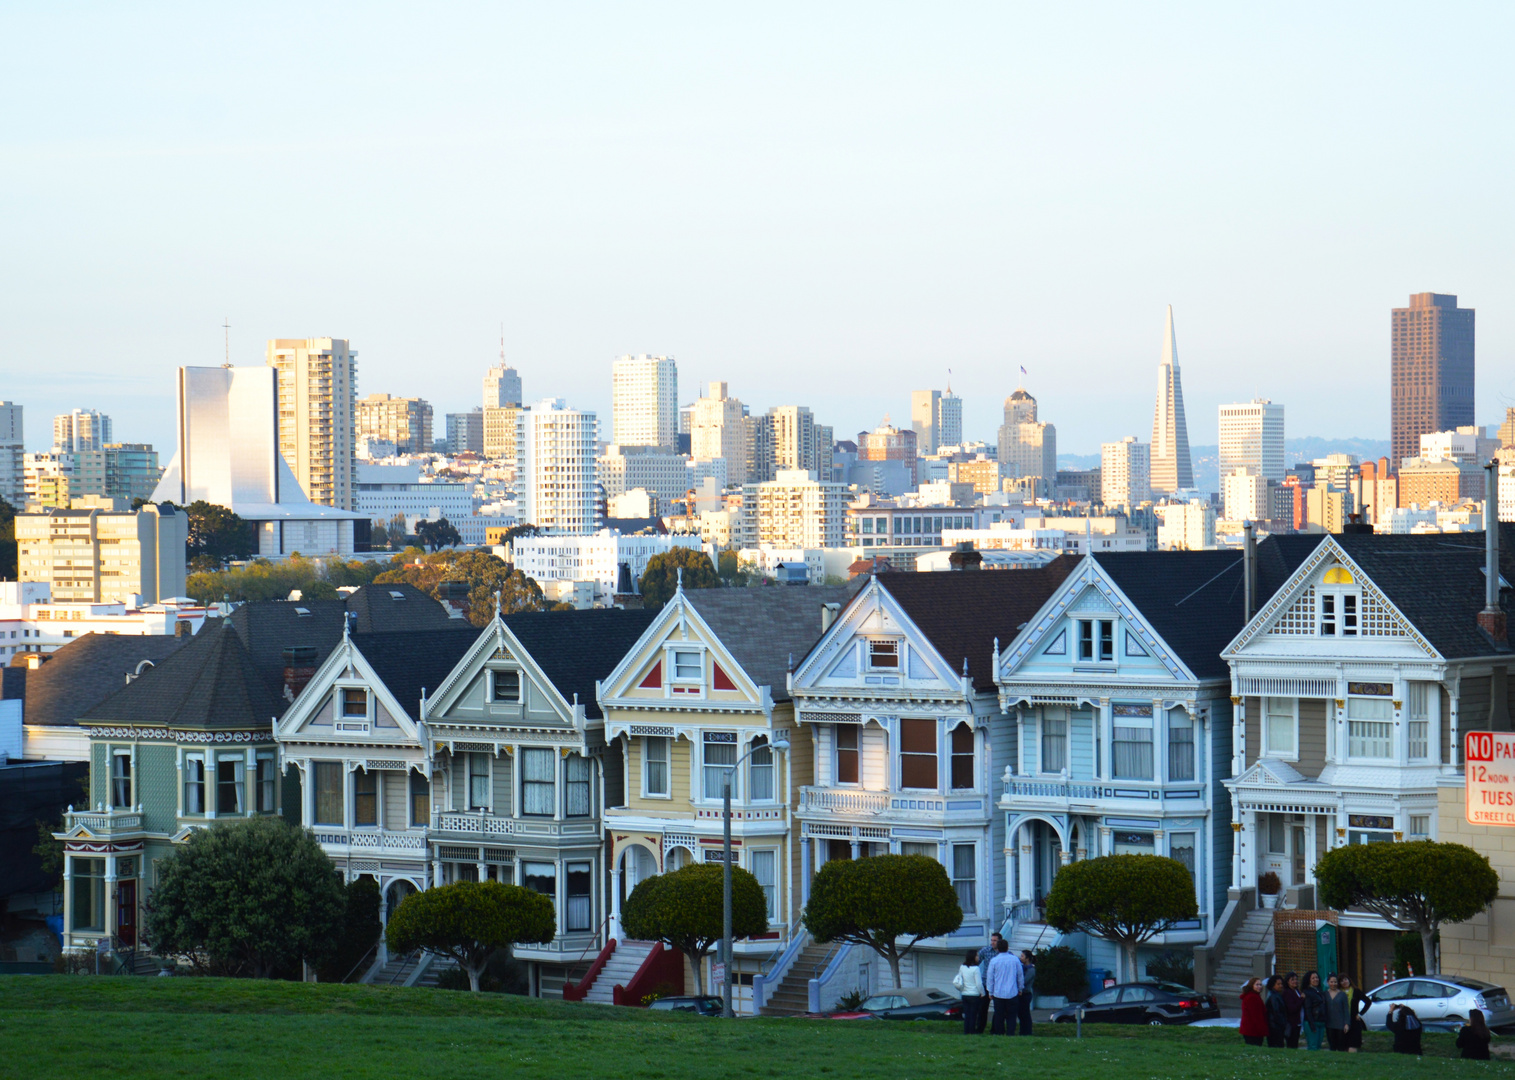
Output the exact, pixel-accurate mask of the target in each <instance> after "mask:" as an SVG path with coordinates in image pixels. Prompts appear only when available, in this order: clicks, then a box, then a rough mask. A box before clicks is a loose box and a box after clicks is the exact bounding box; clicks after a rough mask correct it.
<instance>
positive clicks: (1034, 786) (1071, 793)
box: [1005, 779, 1104, 802]
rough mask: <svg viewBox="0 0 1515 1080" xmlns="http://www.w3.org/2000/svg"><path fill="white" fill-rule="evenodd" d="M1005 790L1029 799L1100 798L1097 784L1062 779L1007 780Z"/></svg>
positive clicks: (1101, 789) (1085, 799) (1100, 788)
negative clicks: (1077, 782)
mask: <svg viewBox="0 0 1515 1080" xmlns="http://www.w3.org/2000/svg"><path fill="white" fill-rule="evenodd" d="M1005 790H1006V792H1007V793H1008V794H1010V795H1012V796H1019V797H1020V798H1029V799H1068V800H1072V799H1077V800H1079V801H1080V802H1085V801H1090V800H1094V799H1099V798H1102V795H1101V792H1102V791H1103V790H1104V789H1103V788H1102V787H1101V786H1100V785H1099V784H1087V783H1085V784H1076V783H1070V782H1068V781H1064V780H1015V779H1012V780H1010V781H1008V782H1007V783H1006V785H1005Z"/></svg>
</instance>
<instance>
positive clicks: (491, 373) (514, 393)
mask: <svg viewBox="0 0 1515 1080" xmlns="http://www.w3.org/2000/svg"><path fill="white" fill-rule="evenodd" d="M519 404H521V373H520V372H519V371H517V370H516V369H515V368H513V367H510V366H509V365H507V364H506V363H505V347H504V345H501V346H500V362H499V363H498V364H496V365H495V366H494V367H492V368H490V369H489V370H488V371H486V372H485V373H484V408H486V409H497V408H499V407H500V406H502V405H519Z"/></svg>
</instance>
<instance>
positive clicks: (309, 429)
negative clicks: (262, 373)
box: [267, 338, 358, 510]
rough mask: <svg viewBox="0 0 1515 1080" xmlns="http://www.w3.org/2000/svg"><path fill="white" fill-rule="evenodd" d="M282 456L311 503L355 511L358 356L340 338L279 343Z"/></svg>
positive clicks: (274, 351) (271, 348)
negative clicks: (354, 472) (354, 478)
mask: <svg viewBox="0 0 1515 1080" xmlns="http://www.w3.org/2000/svg"><path fill="white" fill-rule="evenodd" d="M267 357H268V366H269V367H272V368H277V369H278V371H279V412H278V421H279V452H280V453H281V454H283V455H284V460H285V461H287V462H289V467H290V468H291V469H293V470H294V474H295V479H296V480H298V481H299V482H300V487H301V489H302V490H303V491H304V492H305V494H306V495H307V496H309V498H310V501H311V502H316V503H321V504H323V505H325V506H335V507H337V508H338V509H339V510H351V509H352V505H353V500H352V485H353V471H354V469H355V468H356V459H357V451H358V430H357V421H356V418H355V414H356V412H357V398H358V359H357V358H358V354H357V353H356V352H354V351H353V350H352V349H350V348H349V347H348V344H347V342H346V341H344V340H342V339H341V338H276V339H274V340H273V341H270V342H269V343H268V350H267Z"/></svg>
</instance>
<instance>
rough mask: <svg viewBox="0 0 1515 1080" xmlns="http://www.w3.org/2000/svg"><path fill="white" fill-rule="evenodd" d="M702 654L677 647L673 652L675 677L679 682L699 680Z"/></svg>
mask: <svg viewBox="0 0 1515 1080" xmlns="http://www.w3.org/2000/svg"><path fill="white" fill-rule="evenodd" d="M703 667H704V665H703V664H701V663H700V654H699V653H698V652H697V651H695V650H693V649H689V650H684V649H675V650H674V653H673V677H674V680H675V681H677V682H699V681H700V674H701V668H703Z"/></svg>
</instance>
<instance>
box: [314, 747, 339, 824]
mask: <svg viewBox="0 0 1515 1080" xmlns="http://www.w3.org/2000/svg"><path fill="white" fill-rule="evenodd" d="M315 770H316V785H315V786H316V824H317V825H342V824H345V822H344V819H343V816H342V766H341V765H339V764H338V763H337V762H335V761H318V762H316V763H315Z"/></svg>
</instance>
